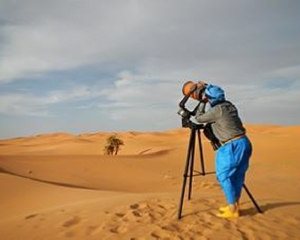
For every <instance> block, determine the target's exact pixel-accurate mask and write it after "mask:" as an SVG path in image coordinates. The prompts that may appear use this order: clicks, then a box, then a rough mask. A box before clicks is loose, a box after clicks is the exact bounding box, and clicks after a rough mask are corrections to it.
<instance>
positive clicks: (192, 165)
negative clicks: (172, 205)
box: [188, 130, 196, 200]
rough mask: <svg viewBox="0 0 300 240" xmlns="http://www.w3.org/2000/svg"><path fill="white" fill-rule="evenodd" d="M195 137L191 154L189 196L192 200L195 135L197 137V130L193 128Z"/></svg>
mask: <svg viewBox="0 0 300 240" xmlns="http://www.w3.org/2000/svg"><path fill="white" fill-rule="evenodd" d="M193 131H194V133H193V135H194V137H193V144H192V146H191V150H190V151H191V155H190V163H191V165H190V184H189V196H188V200H191V197H192V188H193V176H194V159H195V137H196V132H195V130H193Z"/></svg>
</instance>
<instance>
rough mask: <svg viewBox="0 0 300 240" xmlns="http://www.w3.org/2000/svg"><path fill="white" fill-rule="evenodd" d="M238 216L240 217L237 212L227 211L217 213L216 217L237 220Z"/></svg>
mask: <svg viewBox="0 0 300 240" xmlns="http://www.w3.org/2000/svg"><path fill="white" fill-rule="evenodd" d="M239 216H240V214H239V212H238V211H236V212H230V211H229V210H228V211H225V212H223V213H218V214H217V217H221V218H237V217H239Z"/></svg>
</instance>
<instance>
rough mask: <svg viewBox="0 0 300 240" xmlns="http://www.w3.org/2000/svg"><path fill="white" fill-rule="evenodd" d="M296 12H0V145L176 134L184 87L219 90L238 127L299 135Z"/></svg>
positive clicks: (261, 8)
mask: <svg viewBox="0 0 300 240" xmlns="http://www.w3.org/2000/svg"><path fill="white" fill-rule="evenodd" d="M299 11H300V2H299V1H297V0H286V1H276V0H269V1H265V0H262V1H258V0H253V1H238V0H229V1H206V0H187V1H179V0H172V1H171V0H165V1H159V0H153V1H146V0H126V1H124V0H111V1H101V0H97V1H96V0H90V1H79V0H72V1H71V0H53V1H43V0H42V1H41V0H39V1H38V0H24V1H9V0H7V1H5V0H0V128H1V129H0V138H11V137H18V136H28V135H35V134H40V133H48V132H70V133H75V134H77V133H83V132H98V131H109V132H111V131H129V130H134V131H160V130H168V129H173V128H177V127H180V124H181V123H180V118H179V116H178V115H177V110H178V102H179V101H180V99H181V98H182V94H181V88H182V85H183V83H184V82H185V81H187V80H194V81H198V80H205V81H207V82H209V83H212V84H217V85H220V86H222V87H223V88H224V90H225V91H226V95H227V98H228V99H229V100H231V101H232V102H234V103H235V104H236V105H237V107H238V108H239V112H240V115H241V117H242V119H243V121H244V122H246V123H263V124H279V125H296V124H297V125H299V124H300V111H299V100H300V57H299V56H300V27H299V23H300V15H299ZM192 104H193V103H192ZM195 104H196V103H195Z"/></svg>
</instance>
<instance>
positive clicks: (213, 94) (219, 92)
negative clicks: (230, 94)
mask: <svg viewBox="0 0 300 240" xmlns="http://www.w3.org/2000/svg"><path fill="white" fill-rule="evenodd" d="M205 96H206V97H207V98H208V99H209V102H210V105H211V106H212V107H213V106H215V105H217V104H218V103H222V102H224V101H225V93H224V90H223V89H222V88H220V87H219V86H215V85H211V84H209V85H208V86H207V87H206V89H205Z"/></svg>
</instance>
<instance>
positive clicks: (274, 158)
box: [0, 125, 300, 240]
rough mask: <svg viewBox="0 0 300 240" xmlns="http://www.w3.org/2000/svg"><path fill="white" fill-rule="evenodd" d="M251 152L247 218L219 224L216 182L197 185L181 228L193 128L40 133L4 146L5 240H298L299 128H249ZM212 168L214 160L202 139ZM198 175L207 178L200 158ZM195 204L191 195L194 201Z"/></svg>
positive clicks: (1, 214) (0, 213)
mask: <svg viewBox="0 0 300 240" xmlns="http://www.w3.org/2000/svg"><path fill="white" fill-rule="evenodd" d="M246 127H247V132H248V134H247V135H248V136H249V138H250V139H251V141H252V143H253V148H254V152H253V156H252V158H251V166H250V169H249V171H248V173H247V179H246V185H247V187H248V188H249V190H250V191H251V193H252V194H253V196H254V198H255V200H256V201H257V203H258V204H259V206H260V207H261V209H262V210H263V211H264V213H263V214H260V213H258V212H257V210H256V208H255V207H254V205H253V203H252V202H251V200H250V199H249V197H248V195H247V194H246V193H245V192H243V196H242V200H241V217H240V218H238V219H220V218H218V217H216V216H215V215H216V213H217V212H218V208H219V207H220V206H222V205H224V204H225V199H224V195H223V193H222V190H221V188H220V187H219V184H218V182H217V180H216V178H215V175H214V174H209V175H206V176H196V177H194V180H193V192H192V199H191V200H190V201H188V200H187V198H186V199H185V201H184V204H183V217H182V219H181V220H178V219H177V214H178V206H179V200H180V194H181V189H182V182H183V171H184V166H185V163H186V151H187V146H188V140H189V135H190V132H189V129H174V130H170V131H165V132H119V133H117V136H118V137H119V138H121V139H122V140H123V141H124V143H125V145H124V146H122V148H121V151H120V152H119V155H118V156H107V155H104V154H103V147H104V145H105V141H106V138H107V137H108V136H110V135H112V133H93V134H92V133H86V134H80V135H71V134H67V133H53V134H42V135H37V136H32V137H20V138H14V139H6V140H0V191H1V197H0V239H1V240H56V239H72V240H79V239H80V240H82V239H95V240H96V239H97V240H104V239H132V240H133V239H135V240H137V239H139V240H141V239H184V240H185V239H200V240H205V239H252V240H259V239H261V240H269V239H270V240H271V239H289V240H292V239H300V141H299V140H300V127H299V126H263V125H247V126H246ZM203 151H204V157H205V169H206V171H207V172H213V171H214V168H215V165H214V155H215V153H214V151H213V149H212V147H211V145H210V143H209V142H208V141H207V140H206V139H204V137H203ZM195 160H196V163H195V164H196V165H195V170H197V169H198V170H199V168H200V166H199V165H200V161H199V154H198V152H196V158H195ZM186 196H187V194H186Z"/></svg>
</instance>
